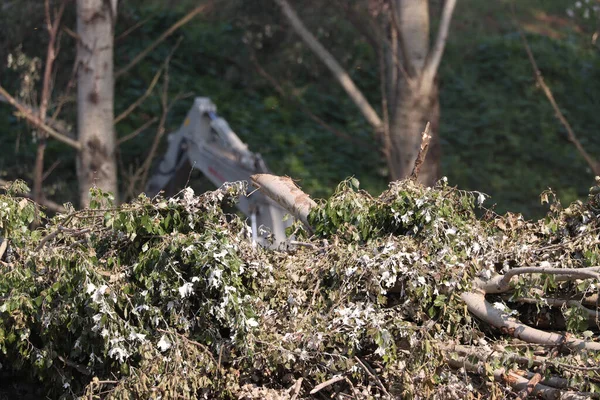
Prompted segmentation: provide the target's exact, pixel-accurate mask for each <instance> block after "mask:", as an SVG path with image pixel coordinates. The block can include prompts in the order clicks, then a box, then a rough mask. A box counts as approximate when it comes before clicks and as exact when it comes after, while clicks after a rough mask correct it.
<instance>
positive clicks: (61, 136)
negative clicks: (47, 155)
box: [0, 85, 81, 151]
mask: <svg viewBox="0 0 600 400" xmlns="http://www.w3.org/2000/svg"><path fill="white" fill-rule="evenodd" d="M0 96H3V97H4V98H5V99H6V100H7V101H8V103H9V104H10V105H12V106H13V107H15V108H16V109H17V110H18V111H19V112H20V113H21V116H22V117H23V118H25V119H26V120H28V121H29V122H30V123H32V124H33V125H35V126H36V127H38V128H40V129H42V130H44V131H45V132H46V133H47V134H48V135H50V136H52V137H53V138H55V139H56V140H58V141H60V142H63V143H65V144H68V145H69V146H71V147H72V148H74V149H76V150H77V151H79V150H81V144H80V143H79V142H78V141H76V140H74V139H71V138H70V137H69V136H67V134H65V133H60V132H58V131H56V130H55V129H54V128H52V127H50V126H49V125H47V124H46V123H45V122H44V121H43V120H41V119H40V117H38V116H37V115H35V114H34V113H33V112H32V111H31V110H30V109H29V108H28V107H27V106H24V105H23V104H21V103H19V102H18V101H17V100H16V99H15V98H14V97H12V96H11V95H10V94H9V93H8V92H7V91H6V89H4V88H3V87H2V86H1V85H0Z"/></svg>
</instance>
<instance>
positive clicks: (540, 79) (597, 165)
mask: <svg viewBox="0 0 600 400" xmlns="http://www.w3.org/2000/svg"><path fill="white" fill-rule="evenodd" d="M512 14H513V21H514V23H515V26H516V27H517V30H518V31H519V36H520V37H521V41H522V42H523V46H524V47H525V51H526V52H527V57H528V58H529V63H530V64H531V68H532V69H533V74H534V76H535V80H536V82H537V84H538V85H539V86H540V87H541V88H542V91H543V92H544V94H545V95H546V98H547V99H548V101H549V102H550V105H551V106H552V108H553V109H554V113H555V114H556V117H557V118H558V120H559V121H560V123H561V124H562V125H563V127H564V128H565V129H566V130H567V135H568V137H569V141H570V142H571V143H573V145H574V146H575V148H576V149H577V151H578V152H579V154H581V156H582V157H583V158H584V159H585V161H586V162H587V164H588V165H589V167H590V168H591V169H592V171H593V173H594V175H600V162H598V161H596V160H595V159H594V158H593V157H592V156H591V155H590V154H589V153H588V152H587V151H586V150H585V148H584V147H583V145H582V144H581V142H580V141H579V139H578V138H577V136H576V135H575V132H574V131H573V128H572V127H571V124H570V123H569V121H568V120H567V118H566V117H565V115H564V114H563V113H562V111H561V110H560V107H559V106H558V104H557V103H556V100H555V99H554V94H553V93H552V90H551V89H550V87H549V86H548V85H547V84H546V82H545V80H544V76H543V75H542V71H541V70H540V69H539V67H538V65H537V62H536V61H535V57H534V56H533V52H532V51H531V48H530V47H529V43H528V42H527V38H526V37H525V34H524V33H523V30H522V29H521V26H520V25H519V23H518V22H517V20H516V16H515V10H514V7H512Z"/></svg>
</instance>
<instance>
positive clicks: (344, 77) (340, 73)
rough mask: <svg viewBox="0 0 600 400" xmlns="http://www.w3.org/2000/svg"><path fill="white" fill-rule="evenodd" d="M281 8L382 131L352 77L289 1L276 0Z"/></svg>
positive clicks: (374, 125) (309, 45) (302, 36)
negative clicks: (306, 24) (309, 28)
mask: <svg viewBox="0 0 600 400" xmlns="http://www.w3.org/2000/svg"><path fill="white" fill-rule="evenodd" d="M275 1H276V2H277V4H279V6H280V7H281V10H282V11H283V14H284V15H285V16H286V18H287V19H288V20H289V21H290V24H291V25H292V27H293V28H294V30H295V31H296V33H297V34H298V35H299V36H300V37H301V38H302V40H303V41H304V43H306V45H307V46H308V47H309V48H310V49H311V50H312V51H313V52H314V53H315V54H316V55H317V56H318V57H319V59H320V60H321V61H322V62H323V63H324V64H325V65H326V66H327V67H328V68H329V70H330V71H331V72H332V73H333V75H334V76H335V78H336V79H337V80H338V82H339V83H340V85H342V87H343V88H344V90H345V91H346V93H347V94H348V96H350V98H351V99H352V101H353V102H354V104H355V105H356V106H357V107H358V109H359V110H360V111H361V113H362V114H363V116H364V117H365V118H366V119H367V121H368V122H369V123H370V124H371V126H373V128H375V129H378V130H379V129H381V127H382V125H383V121H382V120H381V118H380V117H379V115H377V112H376V111H375V110H374V109H373V107H372V106H371V104H369V102H368V100H367V99H366V98H365V96H364V95H363V94H362V92H361V91H360V89H359V88H358V87H357V86H356V85H355V84H354V81H353V80H352V78H350V75H348V73H347V72H346V71H345V70H344V69H343V68H342V66H341V65H340V64H339V63H338V62H337V61H336V59H335V58H334V57H333V55H331V53H330V52H329V51H327V49H325V47H323V45H322V44H321V43H320V42H319V41H318V40H317V38H316V37H315V36H314V35H313V34H312V33H311V32H310V31H309V30H308V29H307V28H306V26H304V23H303V22H302V21H301V20H300V18H299V17H298V14H296V12H295V11H294V9H292V7H291V6H290V4H289V3H288V1H287V0H275Z"/></svg>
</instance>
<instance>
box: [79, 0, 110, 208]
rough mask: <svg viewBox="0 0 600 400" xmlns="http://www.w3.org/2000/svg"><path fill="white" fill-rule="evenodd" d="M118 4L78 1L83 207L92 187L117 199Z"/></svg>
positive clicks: (80, 175)
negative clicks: (115, 59)
mask: <svg viewBox="0 0 600 400" xmlns="http://www.w3.org/2000/svg"><path fill="white" fill-rule="evenodd" d="M116 13H117V0H110V1H107V0H77V33H78V35H79V40H78V43H77V57H78V62H79V68H78V70H77V74H78V75H77V122H78V136H79V143H80V144H81V149H80V152H79V157H78V165H77V167H78V171H77V174H78V180H79V194H80V201H81V206H83V207H87V206H88V205H89V200H90V197H89V190H90V188H92V187H94V186H96V187H98V188H100V189H102V190H104V191H108V192H111V193H113V194H114V196H115V199H117V198H118V186H117V163H116V155H115V149H116V147H115V144H116V135H115V131H114V124H113V121H114V73H113V45H114V25H115V22H116V21H115V19H116Z"/></svg>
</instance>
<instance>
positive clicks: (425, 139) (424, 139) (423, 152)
mask: <svg viewBox="0 0 600 400" xmlns="http://www.w3.org/2000/svg"><path fill="white" fill-rule="evenodd" d="M430 126H431V124H430V123H429V122H428V123H427V125H425V130H424V131H423V133H422V134H421V147H420V148H419V154H418V155H417V159H416V160H415V165H414V167H413V170H412V173H411V174H410V179H412V180H414V181H416V180H417V178H418V177H419V172H420V171H421V165H423V162H424V161H425V157H427V150H428V149H429V141H430V140H431V134H430V133H429V128H430Z"/></svg>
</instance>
